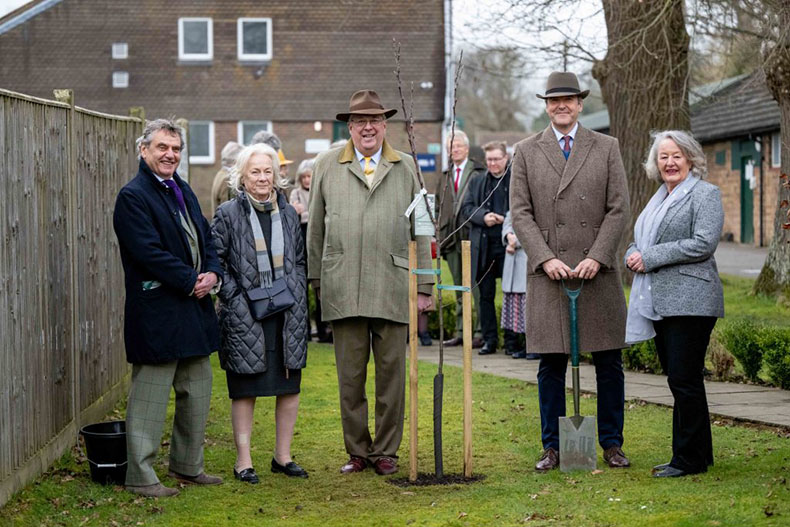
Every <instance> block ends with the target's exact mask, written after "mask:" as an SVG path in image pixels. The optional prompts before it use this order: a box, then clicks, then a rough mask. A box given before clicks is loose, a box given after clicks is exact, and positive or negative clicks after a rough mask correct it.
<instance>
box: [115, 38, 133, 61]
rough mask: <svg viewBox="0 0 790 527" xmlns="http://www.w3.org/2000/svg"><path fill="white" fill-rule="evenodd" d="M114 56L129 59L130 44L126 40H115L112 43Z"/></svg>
mask: <svg viewBox="0 0 790 527" xmlns="http://www.w3.org/2000/svg"><path fill="white" fill-rule="evenodd" d="M112 58H113V59H116V60H118V59H128V58H129V44H127V43H126V42H113V43H112Z"/></svg>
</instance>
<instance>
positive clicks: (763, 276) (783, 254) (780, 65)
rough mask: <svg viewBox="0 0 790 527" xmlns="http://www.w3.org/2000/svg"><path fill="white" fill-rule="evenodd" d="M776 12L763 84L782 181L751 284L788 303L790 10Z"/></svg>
mask: <svg viewBox="0 0 790 527" xmlns="http://www.w3.org/2000/svg"><path fill="white" fill-rule="evenodd" d="M768 5H769V6H773V7H774V8H775V9H776V11H777V13H776V14H777V15H779V16H778V18H779V20H780V24H779V27H780V28H784V29H783V30H782V33H781V34H780V37H779V39H778V41H777V43H776V45H774V46H771V47H770V48H767V49H766V50H765V53H764V58H765V63H764V65H763V68H764V70H765V80H766V83H767V84H768V89H769V90H770V91H771V94H772V95H773V96H774V99H776V102H778V103H779V112H780V114H781V118H780V123H781V134H782V135H781V139H782V141H781V142H782V147H781V155H782V166H781V173H782V174H783V176H782V178H781V179H780V180H779V181H777V182H776V184H777V185H779V203H778V206H777V208H776V218H775V219H774V238H773V241H772V242H771V247H770V248H769V250H768V257H767V258H766V260H765V264H764V265H763V269H762V271H761V272H760V276H759V277H757V281H756V282H755V284H754V289H753V291H754V292H755V293H761V294H768V295H778V300H779V301H780V302H782V303H790V229H788V227H790V217H788V215H789V214H790V211H788V205H787V204H788V201H790V182H788V178H787V176H786V175H785V174H790V36H788V31H787V28H790V6H787V5H786V3H785V2H781V1H776V2H772V3H768Z"/></svg>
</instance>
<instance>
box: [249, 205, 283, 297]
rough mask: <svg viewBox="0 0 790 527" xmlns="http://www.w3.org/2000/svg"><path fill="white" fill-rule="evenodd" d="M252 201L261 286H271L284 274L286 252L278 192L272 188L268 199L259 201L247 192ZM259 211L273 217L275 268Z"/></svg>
mask: <svg viewBox="0 0 790 527" xmlns="http://www.w3.org/2000/svg"><path fill="white" fill-rule="evenodd" d="M247 198H248V199H249V202H250V205H251V207H250V225H251V226H252V234H253V236H254V238H255V256H256V258H257V260H258V274H259V275H260V279H261V287H264V288H269V287H271V286H272V281H274V280H276V279H278V278H282V276H283V271H284V270H283V254H284V253H285V243H284V241H283V226H282V221H281V219H280V209H279V207H278V206H277V192H276V191H274V190H272V193H271V196H270V197H269V200H268V201H258V200H256V199H255V198H253V197H252V196H251V195H250V194H247ZM257 211H261V212H265V213H268V214H271V218H272V237H271V242H272V246H271V253H272V261H273V262H274V270H272V265H271V263H270V262H269V247H268V246H267V245H266V238H265V237H264V236H263V229H262V228H261V222H260V220H259V219H258V213H257Z"/></svg>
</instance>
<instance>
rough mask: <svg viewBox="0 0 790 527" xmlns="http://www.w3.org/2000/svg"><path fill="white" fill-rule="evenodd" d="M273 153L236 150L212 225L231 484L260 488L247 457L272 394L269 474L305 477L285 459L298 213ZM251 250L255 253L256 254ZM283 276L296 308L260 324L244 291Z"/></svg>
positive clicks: (299, 348) (299, 356)
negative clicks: (258, 416) (282, 187)
mask: <svg viewBox="0 0 790 527" xmlns="http://www.w3.org/2000/svg"><path fill="white" fill-rule="evenodd" d="M278 172H279V170H278V157H277V152H276V151H274V149H272V148H271V147H269V146H268V145H266V144H263V143H259V144H256V145H251V146H248V147H246V148H245V149H244V150H242V151H241V153H240V154H239V157H238V159H237V161H236V165H235V167H234V169H233V172H232V175H231V179H230V184H231V186H232V187H233V188H235V189H236V192H237V193H238V196H237V197H236V198H234V199H233V200H231V201H228V202H226V203H224V204H222V205H220V208H219V209H217V212H216V214H215V215H214V221H213V223H212V230H213V233H214V237H215V239H216V245H217V254H218V255H219V259H220V261H221V262H222V267H223V269H224V270H225V276H226V279H225V281H224V282H223V284H222V288H221V289H220V291H219V299H220V309H219V317H220V329H221V332H222V345H221V347H220V354H219V357H220V364H221V365H222V368H223V369H224V370H225V371H226V377H227V382H228V395H229V396H230V398H231V400H232V402H231V419H232V426H233V439H234V441H235V443H236V464H235V466H234V468H233V474H234V476H235V477H236V479H239V480H241V481H246V482H248V483H258V476H257V474H256V473H255V469H254V468H253V464H252V458H251V456H250V441H251V434H252V423H253V416H254V410H255V401H256V398H257V397H267V396H275V397H276V398H277V399H276V406H275V412H274V420H275V427H276V433H275V436H276V439H275V448H274V457H273V458H272V461H271V470H272V472H281V473H284V474H286V475H288V476H298V477H305V478H306V477H307V472H306V471H305V470H304V469H303V468H302V467H300V466H299V465H297V464H296V463H295V462H294V461H293V460H292V459H291V440H292V439H293V432H294V425H295V423H296V416H297V412H298V410H299V391H300V384H301V379H302V374H301V372H302V368H304V367H305V364H306V362H307V330H306V329H305V328H307V327H308V320H307V294H306V291H307V278H306V275H305V254H304V244H303V242H302V233H301V228H300V222H299V216H298V215H297V214H296V211H295V210H294V208H293V207H291V206H290V205H288V204H287V202H286V200H285V197H284V196H283V195H282V194H281V193H280V192H278V190H277V189H276V185H275V181H276V180H277V178H278V176H277V174H278ZM256 248H257V250H256ZM278 278H285V281H286V284H287V285H288V289H290V291H291V293H292V294H293V296H294V298H295V299H296V303H295V304H294V305H293V306H291V307H290V308H289V309H288V310H286V311H283V312H281V313H278V314H276V315H274V316H272V317H269V318H266V319H264V320H262V321H259V320H255V319H254V318H253V316H252V314H251V313H250V307H249V304H248V300H247V297H246V292H247V291H249V290H250V289H253V288H257V287H260V286H261V285H264V286H266V285H267V283H270V282H271V281H272V280H276V279H278Z"/></svg>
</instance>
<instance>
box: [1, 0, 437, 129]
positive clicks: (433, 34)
mask: <svg viewBox="0 0 790 527" xmlns="http://www.w3.org/2000/svg"><path fill="white" fill-rule="evenodd" d="M45 3H49V4H51V5H50V6H49V7H48V8H47V9H43V10H41V12H39V13H37V14H35V16H32V17H29V18H27V19H26V20H24V22H23V23H21V24H18V25H16V26H15V27H12V28H10V29H8V30H7V31H6V32H5V33H2V34H0V49H2V53H0V87H2V88H6V89H11V90H15V91H20V92H23V93H28V94H31V95H38V96H43V97H48V98H51V97H52V90H53V89H55V88H72V89H74V91H75V98H76V101H77V104H79V105H80V106H84V107H89V108H94V109H97V110H102V111H107V112H112V113H122V114H123V113H126V112H127V111H128V109H129V108H130V107H132V106H143V107H144V108H145V110H146V115H148V116H151V117H153V116H163V115H176V116H184V117H188V118H190V119H195V120H204V119H205V120H215V121H220V120H228V121H235V120H272V121H278V120H281V121H282V120H288V121H300V120H303V121H311V120H331V119H333V118H334V116H335V114H336V113H338V112H341V111H344V110H347V109H348V100H349V97H350V95H351V93H352V92H354V91H355V90H357V89H360V88H363V87H364V88H372V89H375V90H377V91H378V92H379V94H380V95H381V97H382V100H383V102H384V104H385V105H387V106H392V107H396V108H398V109H399V110H400V100H399V98H398V92H397V84H396V81H395V76H394V74H393V71H394V70H395V59H394V54H393V47H392V45H393V44H392V43H393V39H395V40H397V41H400V42H401V45H402V50H401V53H402V77H403V79H404V80H405V82H406V83H407V85H406V86H405V87H404V88H405V90H406V94H407V97H408V93H409V88H410V86H409V84H410V83H411V82H412V81H413V82H414V85H415V94H414V97H415V100H414V111H415V119H416V120H419V121H437V120H441V119H442V116H443V100H444V85H445V83H444V15H443V1H442V0H425V1H419V0H403V1H399V2H378V1H374V0H359V1H354V2H348V1H327V0H270V1H267V2H261V1H258V0H233V1H220V0H169V1H164V0H162V1H159V2H142V3H140V2H131V1H124V2H122V1H113V2H107V1H106V0H60V1H58V2H52V0H44V1H43V2H38V3H34V4H32V5H33V6H36V5H42V4H45ZM20 12H24V10H17V11H16V12H14V13H12V14H11V15H9V16H7V17H5V18H3V19H0V24H3V23H4V22H8V21H9V20H10V19H11V18H12V17H18V16H20ZM179 17H211V18H212V20H213V37H214V38H213V42H214V58H213V60H212V61H211V62H210V63H207V64H183V63H179V59H178V18H179ZM240 17H271V18H272V20H273V25H274V29H273V49H274V54H273V58H272V60H271V61H270V62H269V63H267V64H252V65H251V64H245V63H240V62H239V61H238V59H237V43H236V38H237V36H236V22H237V19H238V18H240ZM114 42H126V43H127V44H128V49H129V58H128V59H124V60H113V59H112V57H111V46H112V44H113V43H114ZM113 71H126V72H128V73H129V87H128V88H125V89H117V88H112V73H113ZM423 82H427V83H431V85H432V87H431V88H429V89H422V88H421V87H420V84H421V83H423ZM400 113H402V112H400V111H399V115H400Z"/></svg>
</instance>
